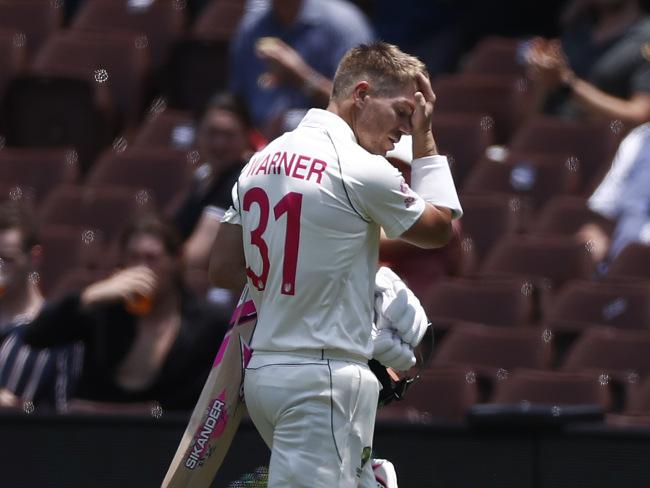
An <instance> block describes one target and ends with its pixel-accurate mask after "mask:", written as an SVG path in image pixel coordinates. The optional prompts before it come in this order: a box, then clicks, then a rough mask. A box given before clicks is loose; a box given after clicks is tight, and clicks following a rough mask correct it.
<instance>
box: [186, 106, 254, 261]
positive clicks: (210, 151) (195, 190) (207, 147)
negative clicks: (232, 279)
mask: <svg viewBox="0 0 650 488" xmlns="http://www.w3.org/2000/svg"><path fill="white" fill-rule="evenodd" d="M260 143H261V139H260V138H259V137H257V138H255V132H254V130H253V128H252V126H251V123H250V119H249V117H248V112H247V111H246V109H245V107H244V106H243V104H242V103H241V102H240V101H239V100H238V99H237V98H236V97H235V96H233V95H231V94H228V93H221V94H218V95H215V97H214V98H212V100H210V102H209V103H208V105H207V106H206V108H205V111H204V113H203V115H202V116H201V118H200V122H199V126H198V130H197V134H196V146H197V148H198V151H199V153H200V155H201V157H202V158H203V164H201V165H200V166H199V167H198V168H197V170H196V172H195V175H194V182H193V185H192V189H191V191H190V193H189V194H188V197H187V199H186V200H185V202H184V203H183V204H182V205H181V208H180V209H179V211H178V213H177V215H176V219H175V220H176V225H177V227H178V229H179V230H180V232H181V237H182V238H183V239H185V240H186V244H185V260H186V264H187V265H188V266H189V267H196V268H202V269H207V259H208V255H209V252H210V248H211V246H212V242H213V240H214V236H215V235H216V230H217V228H218V226H219V221H220V220H221V217H222V215H223V214H224V212H225V209H227V208H228V207H229V206H230V202H231V199H232V197H231V194H230V192H231V190H232V187H233V185H234V183H235V181H237V177H238V176H239V172H240V171H241V169H242V167H243V166H244V164H245V163H246V161H247V160H248V158H249V157H250V155H251V154H252V152H253V150H254V149H255V147H256V146H257V145H259V144H260Z"/></svg>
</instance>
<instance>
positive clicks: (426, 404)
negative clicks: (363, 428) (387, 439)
mask: <svg viewBox="0 0 650 488" xmlns="http://www.w3.org/2000/svg"><path fill="white" fill-rule="evenodd" d="M478 400H479V391H478V386H477V384H476V378H475V376H474V375H473V374H472V373H471V372H468V371H467V369H466V368H463V367H453V366H450V367H440V368H428V369H426V370H424V371H423V372H422V374H421V376H420V378H419V379H418V380H417V381H416V382H415V383H413V385H412V386H411V387H410V388H409V390H408V391H407V392H406V395H405V396H404V399H403V400H402V401H398V402H393V403H391V404H389V405H388V406H386V407H383V408H382V409H380V410H379V411H378V412H377V417H378V418H380V419H382V418H385V419H395V418H399V419H403V420H410V421H412V422H427V421H434V422H435V421H441V420H443V421H444V420H447V421H462V420H463V419H464V418H465V414H466V412H467V409H468V408H469V407H471V406H472V405H474V404H475V403H477V402H478Z"/></svg>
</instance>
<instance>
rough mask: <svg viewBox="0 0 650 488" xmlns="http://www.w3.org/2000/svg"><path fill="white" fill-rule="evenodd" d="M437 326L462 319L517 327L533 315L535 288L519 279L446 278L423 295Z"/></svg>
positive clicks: (433, 322) (428, 312) (433, 321)
mask: <svg viewBox="0 0 650 488" xmlns="http://www.w3.org/2000/svg"><path fill="white" fill-rule="evenodd" d="M420 301H421V303H422V306H423V307H424V309H425V310H426V312H427V316H428V317H429V320H430V321H431V323H432V324H433V327H434V330H435V329H437V328H439V327H444V328H449V326H451V324H453V323H454V322H458V321H467V322H476V323H482V324H487V325H495V326H503V327H516V326H523V325H528V324H530V322H531V320H532V318H533V310H534V304H533V296H532V289H531V287H530V286H527V284H526V283H525V281H523V280H518V279H510V280H508V279H502V280H468V279H458V278H456V279H446V280H444V281H441V282H440V283H438V284H437V285H436V287H435V288H434V289H433V291H432V292H431V293H430V294H428V295H424V296H422V297H420Z"/></svg>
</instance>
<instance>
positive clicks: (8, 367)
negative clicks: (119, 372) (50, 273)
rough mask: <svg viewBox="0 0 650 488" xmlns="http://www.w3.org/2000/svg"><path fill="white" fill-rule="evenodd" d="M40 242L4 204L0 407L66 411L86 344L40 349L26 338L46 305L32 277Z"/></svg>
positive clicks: (0, 210)
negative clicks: (29, 406)
mask: <svg viewBox="0 0 650 488" xmlns="http://www.w3.org/2000/svg"><path fill="white" fill-rule="evenodd" d="M37 242H38V241H37V237H36V231H35V228H34V226H33V224H32V222H31V219H30V218H29V216H28V215H27V214H26V213H25V212H24V211H22V210H21V209H19V208H18V207H16V206H15V205H12V204H3V205H2V206H0V406H3V407H7V406H9V407H17V406H20V405H21V404H22V403H23V402H32V404H34V405H39V406H40V405H47V406H54V407H56V408H59V409H63V408H65V402H66V398H67V396H68V393H69V391H70V389H71V388H72V387H73V386H74V378H75V371H76V370H77V369H78V367H79V361H80V360H81V348H80V347H79V345H76V346H69V347H60V348H52V349H49V350H48V349H35V348H32V347H30V346H28V345H27V344H25V342H24V336H25V333H26V331H27V329H28V328H29V327H30V322H31V321H32V319H33V318H34V317H35V316H36V315H37V314H38V313H39V312H40V310H41V308H42V307H43V303H44V300H43V295H41V292H40V290H39V288H38V285H37V284H36V281H35V280H34V279H33V276H34V274H33V273H34V271H35V269H36V266H37V265H38V261H39V257H40V255H41V251H42V249H41V247H40V246H39V245H38V244H37Z"/></svg>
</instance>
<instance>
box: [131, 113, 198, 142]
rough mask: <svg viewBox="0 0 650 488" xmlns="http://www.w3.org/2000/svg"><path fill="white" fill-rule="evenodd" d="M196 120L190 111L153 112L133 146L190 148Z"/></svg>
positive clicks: (141, 128)
mask: <svg viewBox="0 0 650 488" xmlns="http://www.w3.org/2000/svg"><path fill="white" fill-rule="evenodd" d="M194 130H195V127H194V120H193V119H192V116H191V114H190V113H189V112H185V111H181V110H169V109H167V110H162V111H160V112H152V113H151V114H150V115H149V117H147V119H146V120H145V121H144V122H143V123H142V125H141V126H140V128H139V130H138V132H137V133H136V135H135V138H134V140H133V143H132V144H130V146H131V147H167V148H176V149H189V148H190V147H191V146H192V145H193V143H194Z"/></svg>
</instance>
